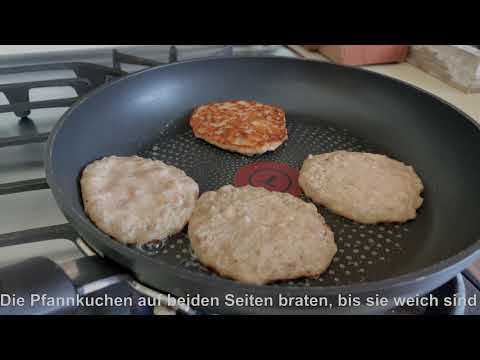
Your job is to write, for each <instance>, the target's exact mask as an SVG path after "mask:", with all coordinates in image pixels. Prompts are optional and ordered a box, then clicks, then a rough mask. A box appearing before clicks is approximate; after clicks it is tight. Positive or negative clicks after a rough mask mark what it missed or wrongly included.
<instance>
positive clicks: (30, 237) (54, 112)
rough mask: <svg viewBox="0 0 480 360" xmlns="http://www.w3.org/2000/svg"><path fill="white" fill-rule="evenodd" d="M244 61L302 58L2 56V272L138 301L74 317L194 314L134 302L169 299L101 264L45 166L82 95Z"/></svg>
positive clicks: (463, 284) (230, 50)
mask: <svg viewBox="0 0 480 360" xmlns="http://www.w3.org/2000/svg"><path fill="white" fill-rule="evenodd" d="M102 54H103V55H102ZM238 55H272V56H287V57H297V55H296V54H295V53H294V52H292V51H290V50H289V49H288V48H287V47H284V46H277V45H273V46H272V45H271V46H268V45H255V46H232V45H221V46H205V47H203V46H196V47H195V46H194V47H187V46H183V47H182V46H178V47H176V46H170V47H164V48H162V49H156V50H152V49H150V48H148V49H147V48H142V47H140V48H132V49H128V48H125V49H124V48H122V49H119V50H117V49H113V50H112V51H111V52H110V53H108V56H107V53H105V52H104V53H101V54H96V55H95V56H91V55H90V57H89V56H88V55H87V54H81V53H78V52H76V53H71V55H70V57H69V58H65V57H66V55H65V54H64V55H62V56H63V57H62V61H61V62H59V61H55V59H52V58H48V56H46V55H43V56H42V57H39V58H36V57H35V56H34V55H24V56H23V57H22V61H21V62H19V61H15V64H11V63H5V62H2V59H1V58H0V66H1V67H0V195H1V196H2V201H1V203H0V232H1V233H2V235H0V247H1V248H2V249H1V251H0V267H7V266H10V265H12V264H16V263H21V262H22V261H24V260H27V259H30V258H32V257H45V258H48V259H50V260H52V261H53V262H55V263H57V264H60V266H61V267H62V268H63V270H64V271H65V272H66V274H67V275H68V276H69V277H70V278H71V279H73V280H74V284H75V285H76V286H77V289H80V290H81V291H79V292H80V293H81V295H82V296H83V298H84V299H87V298H88V299H94V298H98V297H104V296H110V297H123V298H125V297H129V298H131V299H133V305H132V304H128V305H125V306H77V307H74V308H69V309H68V311H67V313H71V314H85V315H86V314H96V315H98V314H133V315H143V314H174V313H187V314H188V313H194V310H193V309H189V308H183V309H182V308H179V309H175V310H172V309H170V308H168V307H165V306H143V305H139V304H138V303H136V301H135V299H139V298H141V297H142V296H143V297H144V296H147V297H153V298H157V299H158V300H159V303H164V300H165V298H164V296H165V295H164V294H160V293H157V292H154V291H153V290H151V289H148V288H145V287H143V286H142V285H141V284H139V283H137V282H136V281H135V280H134V279H132V278H130V277H129V276H128V275H127V274H122V272H121V270H119V272H118V273H108V271H109V270H106V269H103V268H102V266H101V265H99V262H97V261H96V260H95V259H96V254H95V252H93V251H92V250H91V249H90V248H89V247H88V246H87V245H86V244H85V243H84V242H83V241H82V240H81V239H80V238H79V236H78V235H77V234H76V232H75V231H74V230H73V228H72V227H71V226H70V225H69V224H68V222H67V221H66V219H65V218H64V216H63V215H62V213H61V212H60V210H59V209H58V207H57V205H56V203H55V201H54V199H53V196H52V194H51V192H50V190H49V189H48V184H47V183H46V181H45V172H44V164H43V155H44V149H45V141H46V139H47V138H48V133H49V131H50V129H51V128H52V127H53V126H54V124H55V123H56V122H57V121H58V120H59V118H60V117H61V115H62V114H63V113H64V112H65V111H66V110H67V109H68V108H69V107H70V106H71V105H72V104H73V103H75V102H76V101H77V99H78V97H81V96H83V95H85V94H88V93H89V92H90V91H91V90H93V89H94V88H96V87H98V86H100V85H102V84H104V83H106V82H109V81H115V80H116V79H118V78H121V77H122V76H125V75H127V74H129V73H132V72H136V71H139V70H141V69H143V68H146V67H152V66H158V65H162V64H167V63H172V62H175V61H178V60H184V59H190V58H199V57H205V56H238ZM85 59H88V61H85ZM17 60H18V59H17ZM57 60H58V59H57ZM19 63H21V65H18V64H19ZM110 269H111V268H110ZM103 270H104V271H105V273H104V274H103V273H102V276H100V278H102V279H103V280H101V281H96V282H94V283H90V282H89V279H91V278H93V277H94V275H95V277H96V278H98V272H102V271H103ZM93 273H95V274H93ZM469 278H470V277H469V275H468V274H466V276H464V275H463V274H458V276H457V277H456V278H454V279H452V280H451V281H450V282H449V283H447V284H445V285H444V286H442V287H441V288H439V289H437V290H436V291H434V293H435V296H437V297H445V296H453V295H454V294H457V296H459V297H460V296H461V297H467V298H468V297H471V296H473V295H474V294H478V295H477V297H480V292H479V290H478V289H477V288H476V287H475V285H474V284H473V283H472V282H471V281H470V280H469ZM0 280H1V279H0ZM52 309H54V308H52ZM52 311H53V310H52ZM65 311H66V310H65V309H63V310H62V312H65ZM388 313H389V314H430V313H440V314H463V313H466V314H480V307H469V306H466V307H464V306H456V307H450V308H425V307H403V308H397V309H394V310H390V311H389V312H388Z"/></svg>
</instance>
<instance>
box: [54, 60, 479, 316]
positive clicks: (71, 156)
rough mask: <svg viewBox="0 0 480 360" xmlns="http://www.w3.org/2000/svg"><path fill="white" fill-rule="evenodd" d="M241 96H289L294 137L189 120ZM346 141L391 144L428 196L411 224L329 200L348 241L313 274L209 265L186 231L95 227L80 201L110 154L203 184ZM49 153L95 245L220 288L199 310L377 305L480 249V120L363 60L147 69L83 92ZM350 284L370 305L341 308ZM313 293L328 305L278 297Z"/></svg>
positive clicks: (150, 280)
mask: <svg viewBox="0 0 480 360" xmlns="http://www.w3.org/2000/svg"><path fill="white" fill-rule="evenodd" d="M230 99H246V100H256V101H259V102H263V103H267V104H275V105H278V106H281V107H282V108H283V109H284V110H285V111H286V117H287V128H288V132H289V139H288V141H287V142H286V143H285V144H283V145H282V146H281V147H280V148H278V149H277V150H276V151H274V152H270V153H267V154H264V155H261V156H256V157H253V158H252V157H247V156H243V155H240V154H235V153H231V152H227V151H224V150H221V149H218V148H216V147H214V146H212V145H209V144H207V143H206V142H204V141H202V140H199V139H195V138H194V136H193V134H192V131H191V129H190V128H189V125H188V117H189V115H190V114H191V112H192V109H193V108H194V107H196V106H198V105H200V104H204V103H207V102H211V101H221V100H230ZM339 149H346V150H351V151H369V152H375V153H382V154H386V155H388V156H390V157H393V158H395V159H398V160H400V161H403V162H405V163H407V164H410V165H413V166H414V167H415V169H416V171H417V173H418V174H419V176H420V177H421V178H422V180H423V182H424V185H425V191H424V194H423V196H424V199H425V201H424V204H423V206H422V207H421V208H420V209H419V211H418V216H417V218H416V219H415V220H413V221H410V222H407V223H405V224H380V225H361V224H357V223H354V222H352V221H349V220H347V219H345V218H343V217H340V216H336V215H334V214H332V213H330V212H329V211H328V210H327V209H325V208H323V207H319V211H320V212H321V213H322V215H323V216H324V217H325V219H326V221H327V223H328V224H329V225H330V226H331V227H332V230H333V231H334V233H335V239H336V243H337V245H338V248H339V250H338V253H337V255H336V256H335V258H334V260H333V262H332V264H331V266H330V267H329V269H328V271H327V272H326V273H324V274H323V275H322V276H320V277H318V278H315V279H299V280H297V281H288V282H278V283H275V284H271V285H264V286H258V285H248V284H243V283H239V282H236V281H233V280H230V279H226V278H222V277H220V276H218V275H216V274H214V273H212V272H211V271H209V270H208V269H205V268H204V267H203V266H201V265H200V264H199V263H198V261H197V260H196V259H195V256H194V254H193V253H192V251H191V249H190V246H189V241H188V238H187V236H186V233H185V231H184V232H183V233H181V234H179V235H177V236H175V237H172V238H169V239H167V240H165V241H163V242H160V243H156V244H153V245H152V244H150V245H147V246H143V247H132V246H126V245H123V244H121V243H120V242H118V241H115V240H114V239H112V238H110V237H109V236H108V235H106V234H105V233H103V232H102V231H100V230H99V229H98V228H97V227H95V225H94V224H93V223H92V222H91V221H90V220H89V218H88V217H87V216H86V214H85V212H84V211H83V206H82V201H81V194H80V189H79V177H80V174H81V171H82V169H83V168H84V167H85V166H86V165H87V164H89V163H90V162H91V161H93V160H96V159H99V158H102V157H104V156H109V155H119V156H122V155H123V156H125V155H134V154H138V155H141V156H145V157H150V158H154V159H159V160H162V161H164V162H166V163H168V164H171V165H175V166H177V167H179V168H181V169H183V170H185V172H186V173H187V174H188V175H189V176H191V177H193V178H194V179H195V180H196V181H197V182H198V184H199V186H200V191H201V192H205V191H208V190H214V189H217V188H219V187H220V186H222V185H225V184H231V183H233V181H234V177H235V174H236V172H237V171H238V169H240V168H241V167H242V166H245V165H248V164H252V163H255V162H259V161H269V162H272V161H273V162H278V163H283V164H287V165H289V166H291V167H293V168H296V169H299V168H300V167H301V164H302V162H303V160H304V159H305V158H306V157H307V156H308V154H317V153H322V152H327V151H333V150H339ZM47 151H48V153H47V159H46V165H47V180H48V183H49V185H50V187H51V189H52V191H53V194H54V197H55V199H56V201H57V202H58V205H59V206H60V208H61V210H62V211H63V213H64V214H65V216H66V218H67V219H68V220H69V221H70V222H71V224H72V225H73V226H74V227H75V229H76V230H77V231H78V232H79V234H80V235H81V236H82V237H83V239H84V240H85V241H86V242H87V244H89V245H90V246H91V247H92V248H93V249H95V251H97V252H98V253H99V254H100V255H102V256H104V257H105V258H106V259H109V260H110V261H113V262H115V263H116V264H118V265H120V266H122V267H123V268H125V269H127V270H128V271H130V272H131V273H132V274H133V276H135V277H136V279H137V280H138V281H139V282H141V283H143V284H144V285H146V286H148V287H151V288H153V289H156V290H159V291H163V292H167V293H169V294H172V295H173V296H177V297H178V296H180V297H184V298H189V297H190V298H192V297H193V296H195V295H200V296H202V297H205V298H206V299H211V301H209V303H208V304H204V305H201V306H198V307H197V309H198V310H200V311H208V312H213V313H219V314H246V313H248V314H277V313H281V314H321V313H342V314H344V313H367V312H368V313H371V312H372V311H375V310H376V307H375V306H374V307H371V306H368V305H371V304H372V303H369V304H367V298H369V297H373V299H375V297H378V296H382V297H386V298H388V299H393V298H394V297H401V296H402V297H403V296H414V295H422V294H426V293H427V292H429V291H431V290H433V289H435V288H437V287H439V286H441V285H442V284H444V283H446V282H447V281H448V280H450V279H451V278H453V277H454V276H455V275H456V274H457V273H458V272H460V271H462V270H463V269H465V268H466V267H467V266H468V265H469V264H470V263H471V262H473V261H474V259H475V257H476V256H478V255H479V249H480V242H479V241H478V240H479V239H478V235H479V234H480V221H478V216H479V214H480V191H478V185H479V184H480V169H479V159H480V131H479V127H478V125H477V124H476V123H475V122H474V121H473V120H472V119H471V118H469V117H468V116H467V115H465V114H464V113H462V112H461V111H459V110H458V109H455V108H454V107H452V106H450V105H449V104H447V103H445V102H443V101H442V100H440V99H439V98H436V97H434V96H432V95H429V94H428V93H426V92H424V91H422V90H419V89H417V88H414V87H412V86H409V85H407V84H405V83H403V82H401V81H397V80H393V79H390V78H388V77H385V76H382V75H379V74H375V73H372V72H370V71H366V70H361V69H357V68H352V67H347V66H340V65H335V64H330V63H321V62H315V61H308V60H301V59H290V58H280V57H232V58H209V59H201V60H190V61H184V62H179V63H175V64H170V65H164V66H160V67H156V68H152V69H148V70H145V71H142V72H138V73H135V74H132V75H129V76H126V77H124V78H122V79H120V80H118V81H115V82H113V83H110V84H107V85H105V86H103V87H101V88H99V89H97V90H96V91H94V92H93V93H91V94H90V95H89V96H87V97H86V98H83V99H82V100H80V101H79V102H78V103H77V104H75V105H74V106H73V107H72V108H71V109H70V110H69V111H67V112H66V113H65V114H64V116H63V117H62V118H61V120H60V121H59V123H58V124H57V125H56V127H55V129H54V130H53V131H52V133H51V135H50V138H49V141H48V147H47ZM302 198H303V199H304V200H307V199H305V198H304V197H303V196H302ZM339 294H341V295H343V296H345V297H348V296H350V297H358V299H360V305H358V304H357V306H341V305H343V304H340V303H339V302H338V295H339ZM226 295H228V297H227V298H226ZM250 295H251V296H253V297H255V299H257V298H258V299H264V303H265V305H266V306H261V305H259V306H256V305H254V304H252V301H251V299H252V297H249V298H248V299H250V301H246V300H244V303H243V304H241V303H240V302H239V301H240V300H241V299H245V297H246V296H250ZM305 296H307V297H308V298H309V299H312V298H317V299H318V301H319V305H324V306H296V305H298V303H297V304H295V303H290V304H288V303H287V304H285V302H283V303H281V302H280V299H282V297H283V300H284V301H285V297H286V298H290V299H294V300H296V299H298V298H297V297H303V298H305ZM226 299H229V300H228V301H227V300H226ZM248 299H247V300H248ZM265 299H271V300H265ZM233 300H235V301H233ZM257 301H259V300H257ZM269 301H271V303H270V302H269ZM327 302H328V305H327ZM389 306H390V307H393V306H394V304H393V302H391V301H390V302H389V303H388V305H387V307H389ZM384 309H385V307H384V308H383V310H384Z"/></svg>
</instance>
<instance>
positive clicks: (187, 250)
mask: <svg viewBox="0 0 480 360" xmlns="http://www.w3.org/2000/svg"><path fill="white" fill-rule="evenodd" d="M287 127H288V132H289V134H291V135H290V139H289V140H287V141H286V142H285V144H284V145H283V146H282V147H281V148H279V149H278V150H277V151H274V152H272V153H268V154H264V155H262V156H260V157H256V158H250V157H247V156H242V155H237V154H233V153H231V152H227V151H224V150H222V149H217V148H216V147H215V146H212V145H209V144H206V143H205V142H203V141H201V140H199V139H196V138H195V137H194V135H193V133H192V131H191V130H190V129H189V128H188V127H184V126H179V128H168V130H166V131H165V133H164V134H162V135H161V137H160V138H159V141H158V142H157V143H155V144H154V145H152V147H151V148H148V149H146V150H145V151H144V152H142V153H140V155H142V156H144V157H149V158H152V159H157V160H162V161H164V162H166V163H168V164H176V166H178V167H179V168H181V169H183V170H184V171H185V172H186V173H187V174H189V175H190V176H192V177H193V178H194V179H197V181H198V183H199V185H200V189H201V191H202V192H204V191H208V190H216V189H218V188H219V187H221V186H223V185H227V184H233V183H234V178H235V174H236V172H237V171H238V169H240V168H241V167H242V166H244V165H247V164H251V163H255V162H259V161H275V162H279V163H285V164H288V165H290V166H292V167H293V168H296V169H300V168H301V166H302V163H303V161H304V159H305V158H306V157H307V156H308V155H309V154H310V153H314V154H318V153H324V152H331V151H335V150H348V151H369V152H375V151H379V149H376V148H375V147H373V146H371V145H369V144H367V143H365V142H363V141H362V140H360V139H358V138H356V137H355V136H353V135H352V134H350V133H349V132H348V130H346V129H339V128H335V127H332V126H326V125H312V124H308V123H303V122H294V121H291V122H289V121H287ZM209 163H214V164H216V166H215V167H211V166H208V165H207V164H209ZM301 198H302V199H303V200H305V201H308V202H310V201H311V200H310V199H308V198H307V197H305V196H304V194H302V196H301ZM318 209H319V211H320V213H321V214H322V215H323V216H324V217H325V220H326V222H327V224H328V225H329V226H330V227H331V228H332V231H333V232H334V234H335V242H336V244H337V246H338V252H337V254H336V256H335V257H334V258H333V262H332V264H331V265H330V267H329V269H328V270H327V272H326V273H324V274H323V275H322V276H319V277H317V278H302V279H298V280H296V281H287V282H279V283H278V285H279V286H285V285H300V286H320V285H335V284H351V283H354V282H364V281H373V280H379V279H381V278H382V274H385V273H387V271H388V268H389V267H393V266H399V265H396V264H400V263H401V262H402V258H404V257H406V256H407V257H408V256H415V247H416V245H417V243H416V240H415V239H416V238H417V237H421V236H422V231H423V230H422V228H419V227H418V225H417V226H415V223H413V222H412V223H405V224H402V225H399V224H381V225H362V224H358V223H355V222H353V221H350V220H348V219H345V218H344V217H341V216H338V215H335V214H333V213H332V212H330V211H329V210H327V209H326V208H324V207H322V206H318ZM140 249H142V250H143V251H146V252H147V253H148V254H149V255H150V256H153V257H162V258H166V259H168V261H169V262H171V263H173V264H176V265H179V266H182V267H185V268H187V269H190V270H194V271H201V272H204V273H207V274H209V275H211V276H217V275H216V274H214V273H213V272H211V271H209V270H208V269H206V268H205V267H204V266H202V265H201V264H200V262H198V261H197V259H196V257H195V255H194V253H193V251H192V249H191V247H190V241H189V240H188V237H187V234H186V231H183V232H182V233H181V234H179V235H177V236H175V237H174V238H171V239H167V240H165V241H163V242H157V243H151V244H148V245H145V246H143V247H140Z"/></svg>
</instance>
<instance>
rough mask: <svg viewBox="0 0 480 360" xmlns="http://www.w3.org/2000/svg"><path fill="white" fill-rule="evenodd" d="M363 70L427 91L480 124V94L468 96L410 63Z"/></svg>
mask: <svg viewBox="0 0 480 360" xmlns="http://www.w3.org/2000/svg"><path fill="white" fill-rule="evenodd" d="M363 68H364V69H367V70H370V71H374V72H377V73H380V74H383V75H387V76H390V77H393V78H395V79H399V80H403V81H405V82H407V83H410V84H412V85H414V86H417V87H419V88H421V89H423V90H426V91H428V92H430V93H432V94H434V95H436V96H438V97H440V98H442V99H443V100H446V101H448V102H449V103H451V104H452V105H454V106H456V107H458V108H459V109H460V110H462V111H464V112H465V113H466V114H468V115H470V116H471V117H473V118H474V119H475V121H477V123H479V124H480V93H477V94H466V93H464V92H463V91H461V90H458V89H456V88H454V87H452V86H450V85H448V84H446V83H444V82H442V81H441V80H439V79H437V78H435V77H433V76H431V75H429V74H427V73H425V72H423V71H422V70H420V69H418V68H416V67H415V66H413V65H410V64H409V63H401V64H389V65H370V66H364V67H363Z"/></svg>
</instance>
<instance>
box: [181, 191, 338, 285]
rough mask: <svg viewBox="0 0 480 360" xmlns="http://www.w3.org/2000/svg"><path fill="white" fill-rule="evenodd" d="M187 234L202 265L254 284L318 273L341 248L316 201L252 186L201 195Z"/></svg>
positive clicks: (316, 274)
mask: <svg viewBox="0 0 480 360" xmlns="http://www.w3.org/2000/svg"><path fill="white" fill-rule="evenodd" d="M188 235H189V238H190V241H191V245H192V248H193V251H194V252H195V254H196V255H197V257H198V259H199V261H200V262H201V263H202V264H204V265H205V266H207V267H209V268H211V269H213V270H214V271H216V272H217V273H219V274H220V275H222V276H224V277H228V278H231V279H234V280H237V281H240V282H244V283H251V284H266V283H271V282H274V281H278V280H288V279H297V278H300V277H315V276H318V275H320V274H322V273H323V272H324V271H325V270H326V269H327V268H328V266H329V265H330V262H331V261H332V258H333V256H334V255H335V253H336V251H337V247H336V244H335V242H334V236H333V232H332V231H331V230H330V228H329V226H328V225H327V224H326V223H325V220H324V219H323V217H322V216H321V215H320V214H319V213H318V211H317V208H316V207H315V205H313V204H311V203H306V202H304V201H302V200H300V199H299V198H297V197H295V196H293V195H290V194H288V193H280V192H270V191H268V190H266V189H264V188H259V187H253V186H250V185H247V186H243V187H233V186H231V185H226V186H223V187H222V188H220V189H219V190H217V191H209V192H206V193H204V194H202V196H200V198H199V200H198V201H197V206H196V207H195V210H194V212H193V215H192V218H191V219H190V222H189V225H188Z"/></svg>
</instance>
